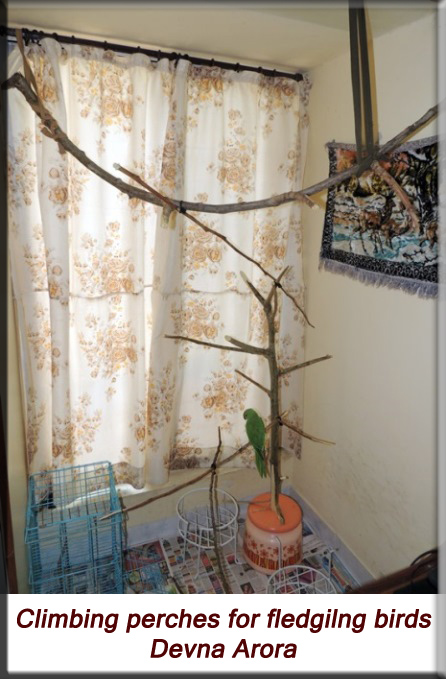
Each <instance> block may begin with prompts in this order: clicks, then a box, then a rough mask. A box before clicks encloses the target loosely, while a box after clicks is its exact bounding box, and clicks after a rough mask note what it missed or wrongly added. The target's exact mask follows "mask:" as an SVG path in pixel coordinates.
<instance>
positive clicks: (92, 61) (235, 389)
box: [8, 39, 309, 488]
mask: <svg viewBox="0 0 446 679" xmlns="http://www.w3.org/2000/svg"><path fill="white" fill-rule="evenodd" d="M26 53H27V57H28V59H29V61H30V63H31V65H32V68H33V70H34V74H35V76H36V79H37V83H38V87H39V89H40V93H41V96H42V99H43V101H44V103H45V105H46V106H47V107H48V108H49V110H50V111H51V112H52V113H53V115H54V117H55V118H56V119H57V120H58V122H59V123H60V125H61V127H62V128H63V129H64V130H65V131H66V132H67V134H68V135H69V137H70V138H71V139H72V140H73V141H74V142H75V143H76V144H78V145H79V146H80V148H82V149H84V150H85V151H86V152H87V153H88V155H90V157H92V158H93V159H94V160H95V161H96V162H97V163H99V164H100V165H102V166H103V167H105V168H106V169H107V170H109V171H111V172H113V173H114V174H116V171H115V170H113V164H114V163H116V162H118V163H120V164H121V165H122V166H124V167H127V168H128V169H130V170H133V171H134V172H137V173H138V174H140V175H141V176H143V177H144V178H145V179H146V181H147V182H148V183H149V184H151V185H153V186H154V187H156V188H157V189H158V190H160V191H162V192H164V193H165V194H166V195H169V196H174V197H176V198H179V199H185V200H196V201H205V202H209V203H225V202H234V201H246V200H254V199H259V198H265V197H268V196H271V195H274V194H277V193H282V192H284V191H290V190H294V189H298V188H299V187H300V186H301V180H302V171H303V161H304V149H305V138H306V128H307V117H306V112H305V111H306V103H307V102H306V100H307V97H308V90H309V87H308V82H307V81H306V80H304V81H303V82H300V83H296V82H294V81H293V80H291V79H282V78H274V79H273V78H266V77H264V76H262V75H260V74H257V73H249V72H246V71H245V72H240V73H236V72H233V71H223V70H220V69H218V68H209V67H204V66H194V65H192V64H190V63H189V62H188V61H185V60H180V61H179V62H178V63H177V64H174V63H173V62H170V61H168V60H162V61H159V62H155V63H154V62H151V61H150V59H149V58H148V57H147V56H144V55H141V54H134V55H131V56H123V55H118V54H116V53H112V52H110V51H103V50H99V49H95V48H85V47H81V46H76V45H70V46H61V45H60V44H59V43H57V42H56V41H54V40H50V39H45V40H43V41H42V43H41V45H39V46H37V45H32V46H29V47H27V48H26ZM17 70H20V71H22V64H21V56H20V54H19V52H18V50H17V49H15V50H14V51H13V52H12V54H11V55H10V62H9V72H10V74H12V73H14V72H15V71H17ZM8 144H9V167H8V170H9V216H10V219H9V222H10V230H9V234H10V235H9V249H10V257H11V271H12V280H13V291H14V298H15V307H16V316H17V321H18V328H19V334H20V343H21V361H22V375H23V392H24V400H25V415H26V431H27V456H28V464H29V470H30V472H35V471H38V470H42V469H48V468H51V467H60V466H66V465H72V464H83V463H87V462H95V461H101V460H104V459H108V460H110V461H111V462H112V463H113V465H114V466H115V471H116V475H117V478H118V481H119V482H121V483H130V484H132V485H133V486H134V487H135V488H142V487H143V486H144V485H145V484H146V483H148V482H149V483H152V484H157V483H163V482H165V481H166V479H167V475H168V471H169V469H182V468H187V467H195V466H203V465H207V464H209V460H210V458H211V455H212V453H213V452H214V451H215V447H216V444H217V427H218V426H221V430H222V438H223V444H224V452H225V454H226V453H230V452H232V451H234V450H235V449H236V448H237V447H239V446H240V445H241V444H242V443H244V442H245V441H246V435H245V431H244V420H243V416H242V413H243V411H244V409H245V408H247V407H252V408H256V409H257V410H258V411H259V412H260V413H262V414H263V415H264V416H265V417H267V415H268V401H267V398H266V396H265V394H263V392H261V391H260V390H259V389H258V388H256V387H255V386H253V385H251V384H250V383H248V382H247V381H246V380H244V379H243V378H242V377H240V376H239V375H237V374H236V373H235V369H240V370H242V371H243V372H245V373H248V374H249V375H251V376H252V377H253V378H254V379H256V380H257V381H260V382H263V383H265V384H268V370H267V365H266V361H265V360H264V359H262V358H259V357H258V356H251V355H250V356H247V355H244V354H240V353H235V352H225V351H221V350H217V349H212V348H205V347H202V346H198V345H196V344H186V343H184V342H175V341H172V340H169V339H165V337H164V335H165V334H166V333H167V334H168V333H171V334H182V335H188V336H190V337H193V338H196V339H202V340H206V341H210V342H212V341H215V342H219V343H223V344H224V343H225V340H224V336H225V335H232V336H234V337H236V338H238V339H240V340H242V341H247V342H254V343H262V342H265V339H266V337H265V327H264V324H263V320H262V314H261V311H260V308H259V306H258V303H257V302H256V300H255V299H253V297H252V295H251V294H249V293H248V292H247V288H246V286H245V284H244V283H243V281H242V280H241V278H240V271H244V272H245V273H246V274H247V275H248V277H249V278H250V279H251V280H252V281H253V282H254V283H255V285H257V286H258V287H259V288H260V289H261V290H266V289H268V287H269V286H268V280H265V279H264V277H263V276H262V275H261V274H260V272H259V271H258V269H257V268H256V267H254V266H252V265H250V264H249V262H247V261H246V260H244V259H242V258H240V257H239V256H238V255H237V254H236V253H235V252H234V251H233V250H231V249H229V248H227V247H226V246H225V245H224V244H223V243H222V241H221V240H219V239H217V238H215V237H213V236H212V234H207V233H205V232H203V231H202V230H200V229H199V227H197V226H195V225H193V224H191V223H190V222H189V223H187V222H186V221H185V220H184V218H183V217H178V216H177V217H176V218H175V217H173V216H172V217H171V218H169V219H168V220H167V218H164V217H163V213H162V210H161V209H159V208H155V207H154V206H151V205H149V204H147V203H143V202H140V201H138V200H129V199H128V198H127V197H126V196H124V195H122V194H120V193H119V192H118V191H117V190H116V189H115V188H113V187H112V186H110V185H108V184H106V183H104V182H103V181H101V180H100V179H99V178H98V177H96V176H95V175H93V174H91V173H90V172H88V171H87V170H86V169H85V168H83V166H81V165H80V164H79V163H78V162H77V161H76V160H75V159H73V158H72V157H71V156H70V155H69V154H67V153H65V154H63V155H62V154H61V153H60V152H59V150H58V146H57V144H56V143H55V142H54V141H53V140H51V139H49V138H48V137H46V136H44V135H43V134H42V132H41V129H40V126H39V122H38V120H37V118H36V116H35V115H34V113H33V112H32V110H31V109H30V107H29V106H28V104H27V103H26V102H25V100H24V98H23V97H22V95H21V94H20V93H18V92H17V91H11V92H10V93H9V138H8ZM201 218H202V219H204V221H206V222H207V223H208V224H209V225H210V226H211V227H212V228H214V229H217V230H219V231H221V232H222V233H224V234H225V235H226V236H227V237H228V238H229V239H231V240H232V241H233V242H234V243H235V244H236V245H237V246H238V247H240V248H241V249H242V250H244V251H245V252H246V253H248V254H249V255H251V256H253V257H255V258H258V259H259V260H260V261H261V262H262V264H263V266H264V267H266V268H267V269H268V270H269V271H270V272H271V273H273V274H278V273H279V272H280V271H281V270H282V269H283V268H284V267H285V265H287V264H289V265H291V267H292V269H291V270H290V272H289V274H288V276H287V278H286V284H287V287H288V288H289V289H290V290H291V291H293V292H294V294H295V295H296V297H297V298H298V299H299V300H300V302H301V303H302V302H303V293H304V290H303V282H302V267H301V226H300V209H299V206H298V205H297V204H291V205H284V206H282V207H280V208H276V209H271V210H262V211H257V212H243V213H237V214H231V215H225V216H218V215H207V214H203V215H201ZM279 339H280V347H279V349H280V355H281V362H282V364H283V365H290V364H292V363H294V362H296V361H297V360H298V359H299V358H300V357H301V356H302V352H303V339H304V328H303V324H302V318H301V317H299V316H298V314H297V313H296V310H295V308H294V307H293V306H292V304H291V303H290V302H289V300H287V299H285V300H284V301H283V302H282V309H281V315H280V334H279ZM300 400H301V384H300V376H299V375H298V373H297V372H295V373H291V374H290V375H289V377H288V379H287V380H286V381H285V380H284V384H283V390H282V408H283V409H287V410H288V411H289V418H290V419H292V420H293V421H294V422H296V423H299V422H300V418H301V410H300ZM283 436H284V438H283V446H284V447H285V448H286V449H287V450H290V451H294V452H298V450H299V440H298V438H296V437H295V436H293V434H292V432H289V431H287V432H283ZM240 462H241V463H242V464H243V465H250V464H252V459H251V456H250V455H249V454H247V455H245V457H244V459H242V460H241V461H240Z"/></svg>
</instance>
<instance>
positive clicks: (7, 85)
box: [2, 73, 444, 214]
mask: <svg viewBox="0 0 446 679" xmlns="http://www.w3.org/2000/svg"><path fill="white" fill-rule="evenodd" d="M12 88H16V89H17V90H19V92H21V93H22V94H23V96H24V97H25V99H26V101H27V102H28V104H29V105H30V106H31V108H32V109H33V111H34V112H35V113H36V114H37V115H38V116H39V118H40V119H41V120H42V122H43V123H44V125H45V127H47V128H48V129H49V130H50V131H51V129H52V128H53V129H54V139H55V140H56V141H58V142H60V144H61V145H62V147H63V148H64V149H65V150H66V151H68V153H71V154H72V155H73V156H74V157H75V158H77V160H78V161H79V162H80V163H82V165H84V166H85V167H87V168H88V169H90V170H91V171H92V172H94V173H95V174H97V175H98V176H99V177H101V178H102V179H104V180H105V181H107V182H109V183H110V184H112V185H113V186H115V187H116V188H117V189H118V190H119V191H122V192H123V193H125V194H127V195H128V196H129V197H130V198H138V199H140V200H144V201H145V202H148V203H153V204H154V205H158V206H162V205H163V204H164V203H163V201H162V200H161V199H159V198H157V197H156V196H154V195H153V194H151V193H149V192H147V191H142V190H141V189H138V187H136V186H132V185H131V184H126V183H125V182H123V181H122V180H121V179H118V178H117V177H115V176H114V175H112V174H110V173H109V172H107V171H106V170H104V169H103V168H101V167H100V166H99V165H97V164H96V163H95V162H94V161H92V160H91V159H90V158H88V156H86V154H85V153H84V152H83V151H81V150H80V149H79V148H78V147H77V146H76V145H75V144H73V142H72V141H71V140H70V139H69V138H68V137H67V135H66V134H65V132H63V131H62V130H61V128H60V126H59V125H58V124H57V123H56V121H55V120H54V118H53V117H52V115H51V114H50V113H49V111H47V110H46V109H45V115H41V114H39V106H38V101H37V97H36V95H35V94H34V92H33V91H32V89H31V88H30V86H29V85H28V83H27V82H26V79H25V78H24V77H23V75H22V74H21V73H14V75H12V76H11V77H10V78H8V80H5V81H4V82H3V83H2V89H4V90H7V89H12ZM443 104H444V102H441V103H440V105H438V104H436V105H435V106H432V107H431V108H430V109H428V111H426V113H425V114H424V115H422V116H421V117H420V118H418V120H416V121H415V122H413V123H412V124H411V125H408V126H407V127H406V128H405V129H404V130H402V131H401V132H399V133H398V134H397V135H396V136H395V137H392V139H389V141H388V142H386V143H385V144H383V146H381V147H379V148H378V149H377V150H376V153H375V154H374V155H373V156H369V157H367V158H364V160H363V161H361V163H358V164H356V165H353V166H352V167H350V168H348V169H347V170H344V171H343V172H339V173H338V174H336V175H333V176H332V177H328V178H326V179H324V180H322V181H320V182H317V183H316V184H312V185H311V186H308V187H307V188H305V189H302V190H301V191H288V192H287V193H281V194H278V195H277V196H271V197H270V198H266V199H262V200H253V201H247V202H243V203H227V204H223V205H222V204H212V203H200V202H191V201H182V207H183V208H184V209H185V210H189V211H192V212H206V213H209V214H212V213H213V214H229V213H232V212H246V211H249V210H262V209H264V208H268V207H278V206H279V205H283V204H285V203H292V202H296V201H302V200H305V198H304V197H306V196H311V195H313V194H315V193H319V192H320V191H324V190H325V189H329V188H331V187H332V186H337V185H338V184H340V183H341V182H343V181H345V180H346V179H349V178H350V177H352V176H353V175H358V174H362V172H364V170H366V169H367V168H368V167H370V165H371V163H372V162H373V161H374V160H377V159H378V160H379V159H381V158H384V157H385V156H386V155H387V154H388V153H391V152H392V151H394V150H395V149H397V148H398V146H400V145H401V144H402V143H403V142H404V141H405V140H406V139H408V138H409V137H411V136H412V135H413V134H414V133H415V132H417V131H418V130H419V129H421V128H422V127H424V126H425V125H427V124H428V123H430V122H431V121H432V120H434V119H435V118H436V116H437V115H438V111H439V108H440V107H442V106H443ZM172 203H173V204H174V205H175V207H176V209H178V208H179V207H180V201H178V200H176V199H172Z"/></svg>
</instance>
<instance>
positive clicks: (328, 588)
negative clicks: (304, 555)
mask: <svg viewBox="0 0 446 679" xmlns="http://www.w3.org/2000/svg"><path fill="white" fill-rule="evenodd" d="M267 593H268V594H337V592H336V589H335V587H334V585H333V583H332V582H331V580H330V578H328V577H327V576H326V575H324V573H321V571H319V570H317V569H316V568H311V567H310V566H286V567H285V568H279V570H277V571H276V572H275V573H273V574H272V575H271V576H270V578H269V580H268V589H267Z"/></svg>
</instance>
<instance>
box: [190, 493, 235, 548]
mask: <svg viewBox="0 0 446 679" xmlns="http://www.w3.org/2000/svg"><path fill="white" fill-rule="evenodd" d="M215 497H216V500H217V502H215V501H214V513H215V527H216V529H217V531H218V538H217V540H218V545H219V546H220V547H224V546H225V545H227V544H228V543H229V542H231V540H234V541H235V540H236V538H237V529H238V523H237V519H238V511H239V510H238V504H237V502H236V501H235V499H234V498H233V497H232V495H230V494H229V493H227V492H226V491H225V490H220V489H217V490H216V491H215V494H214V498H215ZM216 505H217V506H216ZM177 514H178V519H179V525H178V530H179V533H180V535H181V537H182V538H183V539H184V540H185V542H187V543H189V544H192V545H195V547H198V548H200V549H214V546H215V545H214V530H213V528H212V514H211V505H210V501H209V488H196V489H195V490H191V491H189V492H188V493H185V495H183V496H182V497H181V498H180V499H179V500H178V504H177Z"/></svg>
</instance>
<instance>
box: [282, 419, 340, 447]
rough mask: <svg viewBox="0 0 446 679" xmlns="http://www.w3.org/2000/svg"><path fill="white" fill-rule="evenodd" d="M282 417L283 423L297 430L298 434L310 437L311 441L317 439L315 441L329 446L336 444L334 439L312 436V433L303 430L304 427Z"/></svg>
mask: <svg viewBox="0 0 446 679" xmlns="http://www.w3.org/2000/svg"><path fill="white" fill-rule="evenodd" d="M280 419H281V421H282V424H283V425H284V426H285V427H288V429H291V430H292V431H295V432H296V434H300V435H301V436H303V437H304V438H305V439H310V441H315V443H324V444H325V445H327V446H334V445H335V443H334V441H327V440H326V439H320V438H318V437H317V436H312V435H311V434H307V433H305V432H304V431H302V429H299V427H296V425H294V424H291V422H288V420H284V419H283V417H282V418H280Z"/></svg>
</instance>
